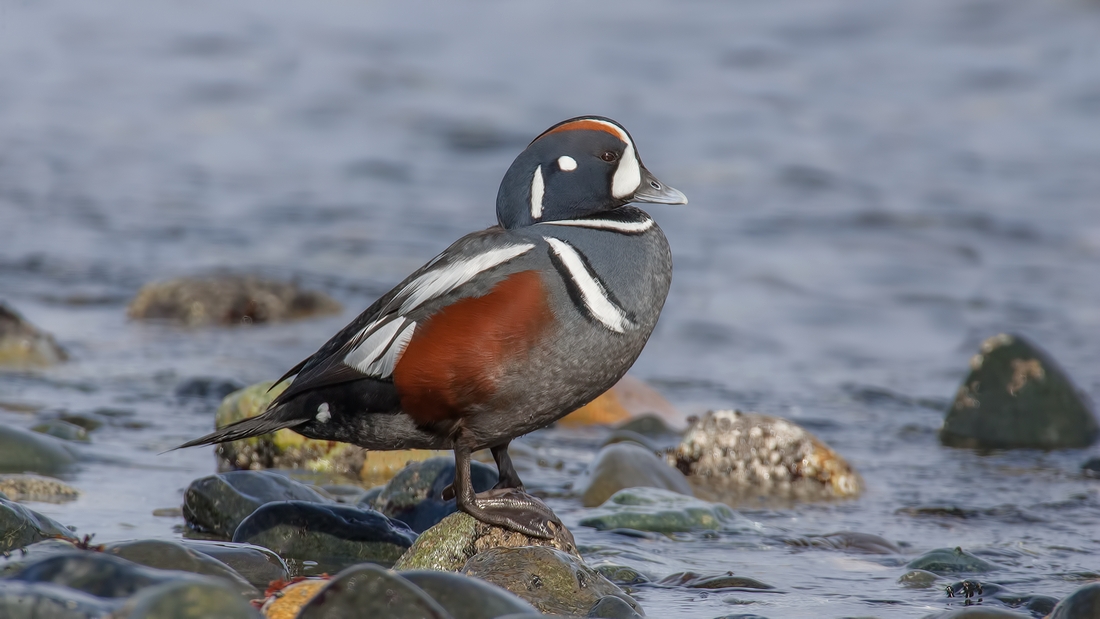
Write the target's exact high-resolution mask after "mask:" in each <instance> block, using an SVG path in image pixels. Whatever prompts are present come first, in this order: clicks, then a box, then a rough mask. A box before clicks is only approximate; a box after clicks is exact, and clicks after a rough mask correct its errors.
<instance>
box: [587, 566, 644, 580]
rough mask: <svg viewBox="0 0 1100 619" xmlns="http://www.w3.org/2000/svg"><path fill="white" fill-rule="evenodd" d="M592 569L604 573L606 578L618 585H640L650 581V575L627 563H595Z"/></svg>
mask: <svg viewBox="0 0 1100 619" xmlns="http://www.w3.org/2000/svg"><path fill="white" fill-rule="evenodd" d="M592 569H594V570H596V571H597V572H599V573H600V574H602V575H603V577H604V578H606V579H608V580H610V581H611V582H613V583H615V584H616V585H640V584H643V583H647V582H649V581H650V579H649V576H646V575H645V574H643V573H641V572H639V571H638V570H636V569H634V568H632V567H630V566H627V565H617V564H614V563H604V564H601V565H594V566H592Z"/></svg>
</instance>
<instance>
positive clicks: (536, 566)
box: [462, 546, 640, 616]
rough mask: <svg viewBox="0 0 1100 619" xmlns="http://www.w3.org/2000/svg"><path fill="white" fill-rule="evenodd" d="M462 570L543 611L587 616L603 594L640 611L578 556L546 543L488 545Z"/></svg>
mask: <svg viewBox="0 0 1100 619" xmlns="http://www.w3.org/2000/svg"><path fill="white" fill-rule="evenodd" d="M462 573H464V574H467V575H469V576H476V577H477V578H481V579H482V580H486V581H489V582H491V583H493V584H494V585H497V586H498V587H503V588H505V589H507V590H508V591H511V592H512V593H514V594H516V595H518V596H519V597H521V598H523V599H524V600H526V601H527V602H529V603H531V604H532V605H533V606H534V607H535V608H537V609H539V611H540V612H543V613H546V614H552V615H581V616H583V615H587V614H588V612H589V611H590V610H591V609H592V608H593V607H594V606H595V605H596V604H597V603H598V602H599V601H600V600H601V599H602V598H604V597H606V596H616V597H619V598H622V600H623V601H624V602H626V603H627V604H628V605H629V606H630V608H632V609H634V610H635V611H636V612H639V613H640V607H639V606H638V603H637V602H635V601H634V599H633V598H631V597H630V596H629V595H627V594H625V593H623V591H622V590H621V589H619V587H617V586H616V585H615V584H614V583H612V582H611V581H609V580H607V579H606V578H604V577H603V576H601V575H600V574H599V572H596V571H595V570H593V569H592V568H590V567H588V566H587V565H585V564H584V562H583V561H581V560H580V559H579V558H578V557H576V556H574V555H570V554H567V553H564V552H561V551H560V550H556V549H554V548H548V547H546V546H525V547H520V548H491V549H489V550H486V551H485V552H482V553H479V554H477V555H475V556H474V557H472V558H471V559H470V560H469V561H467V562H466V565H465V566H464V567H463V568H462Z"/></svg>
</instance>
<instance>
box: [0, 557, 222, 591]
mask: <svg viewBox="0 0 1100 619" xmlns="http://www.w3.org/2000/svg"><path fill="white" fill-rule="evenodd" d="M6 578H7V579H10V580H20V581H25V582H37V583H47V584H53V585H59V586H62V587H68V588H70V589H75V590H77V591H82V592H84V593H87V594H89V595H94V596H96V597H98V598H127V597H130V596H131V595H133V594H134V593H136V592H137V591H139V590H141V589H144V588H145V587H151V586H154V585H159V584H163V583H168V582H177V581H182V582H197V583H215V584H217V583H218V581H217V580H214V579H212V578H208V577H205V576H199V575H197V574H192V573H190V572H180V571H175V570H158V569H153V568H149V567H144V566H141V565H138V564H136V563H133V562H131V561H127V560H125V559H123V558H121V557H116V556H113V555H109V554H105V553H101V552H89V551H85V550H77V551H73V552H63V553H58V554H54V555H52V556H48V557H46V558H44V559H42V560H39V561H35V562H34V563H30V564H28V565H25V566H23V567H22V568H21V569H19V570H17V571H15V572H13V573H11V574H9V575H8V576H7V577H6ZM234 595H237V596H238V598H239V597H240V595H239V594H236V593H235V594H234Z"/></svg>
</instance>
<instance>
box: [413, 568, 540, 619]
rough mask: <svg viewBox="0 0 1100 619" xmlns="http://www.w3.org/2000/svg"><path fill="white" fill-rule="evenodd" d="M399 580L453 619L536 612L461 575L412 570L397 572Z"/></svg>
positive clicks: (485, 618) (500, 591)
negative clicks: (403, 579) (417, 591)
mask: <svg viewBox="0 0 1100 619" xmlns="http://www.w3.org/2000/svg"><path fill="white" fill-rule="evenodd" d="M401 576H402V578H405V579H406V580H408V581H409V582H411V583H412V584H414V585H416V586H417V587H419V588H420V590H421V591H423V592H424V593H427V594H428V595H429V596H431V598H432V599H433V600H435V601H436V602H438V603H439V605H440V606H442V607H443V609H444V610H446V611H447V612H448V613H450V615H451V616H452V617H454V619H493V618H494V617H500V616H501V615H510V614H514V613H535V612H538V611H537V610H535V607H534V606H531V605H530V604H528V603H527V602H525V601H523V600H522V599H520V598H519V597H518V596H516V595H515V594H513V593H510V592H508V591H505V590H504V589H502V588H500V587H497V586H494V585H491V584H489V583H487V582H485V581H483V580H478V579H477V578H470V577H469V576H464V575H462V574H455V573H452V572H440V571H436V570H416V571H409V572H401Z"/></svg>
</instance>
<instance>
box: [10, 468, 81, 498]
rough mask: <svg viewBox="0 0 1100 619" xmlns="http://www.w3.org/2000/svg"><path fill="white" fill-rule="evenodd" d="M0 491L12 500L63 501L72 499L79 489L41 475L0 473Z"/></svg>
mask: <svg viewBox="0 0 1100 619" xmlns="http://www.w3.org/2000/svg"><path fill="white" fill-rule="evenodd" d="M0 492H3V493H4V494H5V495H7V497H8V498H10V499H11V500H13V501H39V502H42V503H65V502H67V501H74V500H76V498H77V497H79V496H80V491H79V490H77V489H76V488H73V487H72V486H70V485H68V484H66V483H65V482H63V481H61V480H59V479H54V478H52V477H43V476H41V475H19V474H8V475H0Z"/></svg>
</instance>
